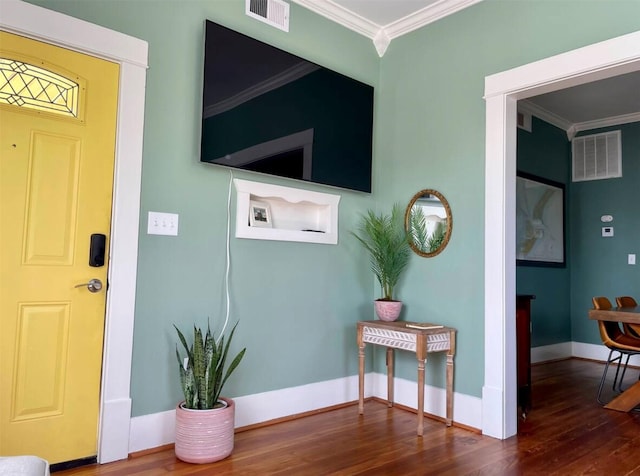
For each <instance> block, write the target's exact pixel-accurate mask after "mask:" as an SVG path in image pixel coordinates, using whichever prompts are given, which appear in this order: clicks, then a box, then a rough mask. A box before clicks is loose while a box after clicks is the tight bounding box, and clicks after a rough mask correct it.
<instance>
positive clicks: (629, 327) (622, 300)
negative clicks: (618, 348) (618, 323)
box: [616, 296, 640, 338]
mask: <svg viewBox="0 0 640 476" xmlns="http://www.w3.org/2000/svg"><path fill="white" fill-rule="evenodd" d="M616 305H617V306H618V307H636V306H637V305H638V303H637V302H636V300H635V299H633V298H632V297H631V296H618V297H617V298H616ZM622 327H623V328H624V331H625V332H626V333H627V334H629V335H632V336H633V337H638V338H640V325H638V324H626V323H623V324H622Z"/></svg>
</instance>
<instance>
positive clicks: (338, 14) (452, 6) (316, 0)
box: [292, 0, 482, 57]
mask: <svg viewBox="0 0 640 476" xmlns="http://www.w3.org/2000/svg"><path fill="white" fill-rule="evenodd" d="M292 1H293V2H295V3H297V4H298V5H301V6H303V7H305V8H307V9H309V10H311V11H312V12H314V13H317V14H318V15H322V16H323V17H325V18H328V19H329V20H331V21H334V22H336V23H338V24H340V25H342V26H344V27H345V28H348V29H350V30H353V31H355V32H356V33H359V34H361V35H364V36H366V37H367V38H371V39H372V40H373V44H374V46H375V48H376V51H377V52H378V55H379V56H380V57H382V56H383V55H384V53H385V51H386V50H387V47H388V46H389V43H391V40H393V39H394V38H397V37H399V36H402V35H404V34H406V33H409V32H411V31H413V30H417V29H418V28H420V27H422V26H425V25H428V24H429V23H433V22H434V21H436V20H440V19H441V18H444V17H446V16H447V15H451V14H453V13H456V12H458V11H460V10H462V9H464V8H467V7H470V6H471V5H474V4H476V3H479V2H481V1H482V0H439V1H437V2H435V3H432V4H431V5H428V6H426V7H424V8H422V9H421V10H418V11H417V12H415V13H412V14H410V15H407V16H406V17H404V18H400V19H399V20H396V21H394V22H392V23H389V24H388V25H378V24H377V23H374V22H372V21H371V20H368V19H366V18H364V17H362V16H360V15H358V14H356V13H354V12H352V11H350V10H347V9H346V8H344V7H343V6H341V5H338V4H337V3H335V2H333V1H331V0H292Z"/></svg>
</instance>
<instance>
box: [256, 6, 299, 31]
mask: <svg viewBox="0 0 640 476" xmlns="http://www.w3.org/2000/svg"><path fill="white" fill-rule="evenodd" d="M246 13H247V15H249V16H250V17H253V18H255V19H257V20H260V21H262V22H265V23H268V24H269V25H271V26H275V27H276V28H279V29H280V30H283V31H286V32H288V31H289V4H288V3H286V2H283V1H282V0H246Z"/></svg>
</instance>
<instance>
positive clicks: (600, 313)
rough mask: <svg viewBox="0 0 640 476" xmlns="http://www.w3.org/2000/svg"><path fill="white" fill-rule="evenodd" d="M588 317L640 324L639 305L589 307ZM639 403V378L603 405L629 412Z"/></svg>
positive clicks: (597, 319) (610, 408)
mask: <svg viewBox="0 0 640 476" xmlns="http://www.w3.org/2000/svg"><path fill="white" fill-rule="evenodd" d="M589 319H593V320H595V321H612V322H621V323H625V324H638V325H640V306H634V307H613V308H611V309H591V310H590V311H589ZM638 405H640V380H638V381H637V382H636V383H634V384H633V385H631V386H630V387H629V388H627V389H626V390H625V391H624V392H622V393H621V394H620V395H618V396H617V397H615V398H614V399H613V400H611V401H610V402H609V403H607V404H606V405H605V406H604V407H605V408H607V409H609V410H617V411H619V412H629V411H631V410H633V409H634V408H636V407H637V406H638Z"/></svg>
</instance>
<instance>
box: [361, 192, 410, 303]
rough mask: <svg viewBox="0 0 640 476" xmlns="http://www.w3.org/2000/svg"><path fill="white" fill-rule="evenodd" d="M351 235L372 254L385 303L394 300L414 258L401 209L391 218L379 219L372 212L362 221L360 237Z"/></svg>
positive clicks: (396, 208)
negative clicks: (410, 261) (408, 265)
mask: <svg viewBox="0 0 640 476" xmlns="http://www.w3.org/2000/svg"><path fill="white" fill-rule="evenodd" d="M351 234H352V235H353V236H354V237H355V238H356V239H357V240H358V241H359V242H360V243H361V244H362V245H363V246H364V247H365V249H366V250H367V251H368V252H369V257H370V264H371V271H372V272H373V274H374V275H375V277H376V279H377V280H378V282H379V283H380V287H381V288H382V297H383V299H386V300H392V299H393V296H394V289H395V286H396V284H397V283H398V280H399V279H400V276H401V275H402V272H403V271H404V269H405V268H406V266H407V264H408V263H409V258H410V257H411V248H410V247H409V241H408V234H407V232H406V230H405V228H404V224H403V223H402V213H401V209H400V206H399V205H398V204H395V205H394V206H393V208H392V210H391V214H390V215H385V214H379V215H377V214H376V213H375V212H373V211H372V210H369V211H368V212H367V213H366V214H365V215H363V216H362V218H361V221H360V225H359V227H358V233H356V232H351Z"/></svg>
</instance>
